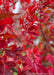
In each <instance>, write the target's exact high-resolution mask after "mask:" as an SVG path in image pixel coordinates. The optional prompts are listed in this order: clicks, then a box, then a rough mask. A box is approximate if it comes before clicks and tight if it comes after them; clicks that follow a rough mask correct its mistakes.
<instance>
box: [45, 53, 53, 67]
mask: <svg viewBox="0 0 54 75" xmlns="http://www.w3.org/2000/svg"><path fill="white" fill-rule="evenodd" d="M46 60H48V61H49V62H50V63H52V64H53V66H54V57H53V56H52V55H50V54H49V55H47V56H46Z"/></svg>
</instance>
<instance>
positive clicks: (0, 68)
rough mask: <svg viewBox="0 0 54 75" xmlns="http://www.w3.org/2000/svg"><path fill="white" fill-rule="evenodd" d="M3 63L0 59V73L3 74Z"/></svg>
mask: <svg viewBox="0 0 54 75" xmlns="http://www.w3.org/2000/svg"><path fill="white" fill-rule="evenodd" d="M4 70H5V68H4V64H3V63H2V62H1V61H0V75H4Z"/></svg>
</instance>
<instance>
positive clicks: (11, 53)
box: [5, 50, 16, 57]
mask: <svg viewBox="0 0 54 75" xmlns="http://www.w3.org/2000/svg"><path fill="white" fill-rule="evenodd" d="M5 54H6V55H7V56H8V57H15V56H16V55H15V52H14V51H11V50H6V51H5Z"/></svg>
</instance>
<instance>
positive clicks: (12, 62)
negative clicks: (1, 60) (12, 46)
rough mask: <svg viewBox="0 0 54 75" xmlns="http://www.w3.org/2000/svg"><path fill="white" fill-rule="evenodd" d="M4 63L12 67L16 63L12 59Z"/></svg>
mask: <svg viewBox="0 0 54 75" xmlns="http://www.w3.org/2000/svg"><path fill="white" fill-rule="evenodd" d="M6 65H7V66H8V67H14V66H16V63H15V62H14V61H8V62H6Z"/></svg>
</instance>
